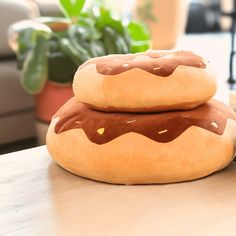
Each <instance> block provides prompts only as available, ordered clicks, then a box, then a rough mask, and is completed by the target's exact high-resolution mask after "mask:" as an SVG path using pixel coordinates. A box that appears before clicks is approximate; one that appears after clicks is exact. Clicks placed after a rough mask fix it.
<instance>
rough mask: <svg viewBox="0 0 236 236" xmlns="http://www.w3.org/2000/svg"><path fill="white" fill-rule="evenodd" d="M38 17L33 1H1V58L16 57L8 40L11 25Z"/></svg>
mask: <svg viewBox="0 0 236 236" xmlns="http://www.w3.org/2000/svg"><path fill="white" fill-rule="evenodd" d="M38 16H39V11H38V7H37V6H36V5H35V3H33V2H31V1H27V0H20V1H19V0H1V1H0V35H1V37H0V58H2V57H5V56H10V55H14V53H13V52H12V50H11V49H10V47H9V45H8V40H7V30H8V27H9V25H10V24H12V23H15V22H17V21H20V20H23V19H33V18H35V17H38Z"/></svg>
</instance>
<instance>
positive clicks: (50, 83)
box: [0, 0, 236, 154]
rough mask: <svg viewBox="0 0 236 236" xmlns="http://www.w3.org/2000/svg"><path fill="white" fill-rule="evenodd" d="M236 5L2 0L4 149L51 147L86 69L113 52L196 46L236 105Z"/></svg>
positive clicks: (200, 0) (0, 144)
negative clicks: (51, 129) (49, 136)
mask: <svg viewBox="0 0 236 236" xmlns="http://www.w3.org/2000/svg"><path fill="white" fill-rule="evenodd" d="M235 2H236V1H234V0H112V1H108V0H107V1H106V0H104V1H102V0H100V1H99V0H88V1H81V0H80V1H79V0H78V1H74V2H73V1H70V0H64V1H59V0H21V1H18V0H0V35H1V37H0V154H3V153H7V152H12V151H17V150H21V149H25V148H30V147H34V146H37V145H42V144H44V143H45V133H46V130H47V127H48V123H49V122H50V119H51V117H52V115H53V114H54V113H55V111H56V110H57V109H58V108H59V107H60V106H61V105H62V104H63V103H64V102H65V101H66V100H68V99H69V98H70V97H71V96H73V93H72V90H71V84H72V80H73V74H74V73H75V71H76V69H77V68H78V66H79V65H80V64H82V63H83V62H84V61H86V60H87V59H89V58H92V57H96V56H102V55H107V54H110V53H113V54H114V53H130V52H131V53H135V52H141V51H145V50H147V49H149V48H152V49H186V50H193V51H194V52H196V53H198V54H200V55H202V56H203V57H206V58H208V59H209V60H210V61H211V62H212V64H213V66H214V67H215V69H216V72H217V75H218V88H219V89H218V92H217V95H216V96H218V97H220V99H221V100H223V101H224V102H226V103H229V102H230V101H229V89H231V91H232V93H231V103H232V104H231V105H232V106H234V104H233V102H232V101H233V100H234V71H233V68H234V61H233V56H234V29H235V18H236V13H235V12H234V11H235V6H236V3H235ZM73 4H75V5H73Z"/></svg>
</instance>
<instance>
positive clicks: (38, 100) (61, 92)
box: [35, 81, 73, 123]
mask: <svg viewBox="0 0 236 236" xmlns="http://www.w3.org/2000/svg"><path fill="white" fill-rule="evenodd" d="M72 96H73V91H72V87H71V84H68V85H60V84H56V83H53V82H50V81H48V82H47V84H46V85H45V88H44V90H43V91H42V92H41V93H40V94H38V95H36V97H35V104H36V118H37V119H39V120H40V121H43V122H45V123H50V121H51V118H52V116H53V115H54V114H55V113H56V111H57V110H58V109H59V108H60V107H61V106H62V105H63V104H64V103H65V102H66V101H67V100H68V99H69V98H71V97H72Z"/></svg>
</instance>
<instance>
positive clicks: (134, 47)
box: [127, 22, 150, 53]
mask: <svg viewBox="0 0 236 236" xmlns="http://www.w3.org/2000/svg"><path fill="white" fill-rule="evenodd" d="M127 30H128V34H129V36H130V39H131V42H130V51H131V52H132V53H136V52H143V51H146V50H147V49H149V47H150V34H149V31H148V29H147V27H146V25H144V24H141V23H137V22H130V23H129V24H128V26H127Z"/></svg>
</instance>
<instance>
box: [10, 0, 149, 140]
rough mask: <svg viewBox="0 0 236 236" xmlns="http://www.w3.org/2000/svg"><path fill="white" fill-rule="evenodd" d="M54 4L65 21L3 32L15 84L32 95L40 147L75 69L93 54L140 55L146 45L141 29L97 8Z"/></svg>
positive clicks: (81, 0)
mask: <svg viewBox="0 0 236 236" xmlns="http://www.w3.org/2000/svg"><path fill="white" fill-rule="evenodd" d="M59 4H60V8H61V10H62V13H63V14H64V15H65V17H41V18H38V19H36V20H34V21H32V20H28V21H22V22H18V23H15V24H13V25H12V26H10V28H9V44H10V46H11V47H12V49H13V50H14V51H15V53H16V56H17V59H18V68H19V69H20V70H21V72H22V76H21V77H22V78H21V83H22V85H23V88H24V89H25V90H26V91H27V92H28V93H30V94H34V95H35V103H36V106H35V108H36V109H35V110H36V118H37V122H36V130H37V133H38V138H39V142H40V143H44V138H45V137H44V136H45V132H46V129H47V125H46V124H48V123H49V122H50V120H51V117H52V116H53V115H54V114H55V112H56V111H57V110H58V109H59V107H61V106H62V105H63V104H64V103H65V102H66V101H67V100H68V99H69V98H70V97H72V96H73V93H72V88H71V84H72V80H73V76H74V74H75V72H76V70H77V68H78V66H80V65H81V64H82V63H83V62H85V61H86V60H88V59H90V58H93V57H97V56H103V55H107V54H116V53H119V54H122V53H128V52H132V53H135V52H140V51H145V50H146V49H148V47H149V41H150V38H149V33H148V31H147V29H146V27H145V26H144V25H142V24H139V23H136V22H129V23H127V24H124V22H123V21H122V20H121V19H116V18H115V17H114V16H113V15H112V14H111V12H110V11H109V9H107V8H105V7H104V6H102V5H100V6H97V7H96V8H89V9H88V10H83V9H84V4H85V0H60V1H59Z"/></svg>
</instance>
